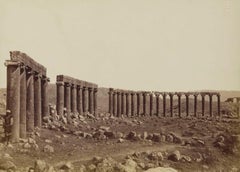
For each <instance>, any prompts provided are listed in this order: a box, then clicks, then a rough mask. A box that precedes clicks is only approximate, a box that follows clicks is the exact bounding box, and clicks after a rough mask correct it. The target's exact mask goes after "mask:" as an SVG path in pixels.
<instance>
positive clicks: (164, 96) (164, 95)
mask: <svg viewBox="0 0 240 172" xmlns="http://www.w3.org/2000/svg"><path fill="white" fill-rule="evenodd" d="M162 96H163V117H165V116H166V94H165V93H163V94H162Z"/></svg>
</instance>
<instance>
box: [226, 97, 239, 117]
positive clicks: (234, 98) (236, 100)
mask: <svg viewBox="0 0 240 172" xmlns="http://www.w3.org/2000/svg"><path fill="white" fill-rule="evenodd" d="M225 102H229V103H232V104H235V106H236V108H237V109H236V111H237V112H236V113H237V116H238V118H240V97H231V98H228V99H227V100H226V101H225Z"/></svg>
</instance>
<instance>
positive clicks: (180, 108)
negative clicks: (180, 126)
mask: <svg viewBox="0 0 240 172" xmlns="http://www.w3.org/2000/svg"><path fill="white" fill-rule="evenodd" d="M181 111H182V106H181V95H178V116H179V117H181Z"/></svg>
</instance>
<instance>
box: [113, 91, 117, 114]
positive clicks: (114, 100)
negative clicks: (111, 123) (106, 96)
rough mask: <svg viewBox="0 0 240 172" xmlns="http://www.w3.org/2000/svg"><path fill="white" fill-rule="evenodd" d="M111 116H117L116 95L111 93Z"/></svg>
mask: <svg viewBox="0 0 240 172" xmlns="http://www.w3.org/2000/svg"><path fill="white" fill-rule="evenodd" d="M113 115H114V116H116V115H117V93H116V92H114V93H113Z"/></svg>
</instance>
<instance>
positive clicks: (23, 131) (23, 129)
mask: <svg viewBox="0 0 240 172" xmlns="http://www.w3.org/2000/svg"><path fill="white" fill-rule="evenodd" d="M26 75H27V74H26V67H25V66H21V75H20V138H26V136H27V125H26V122H27V117H26V113H27V102H26V101H27V90H26V89H27V88H26V87H27V80H26Z"/></svg>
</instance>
